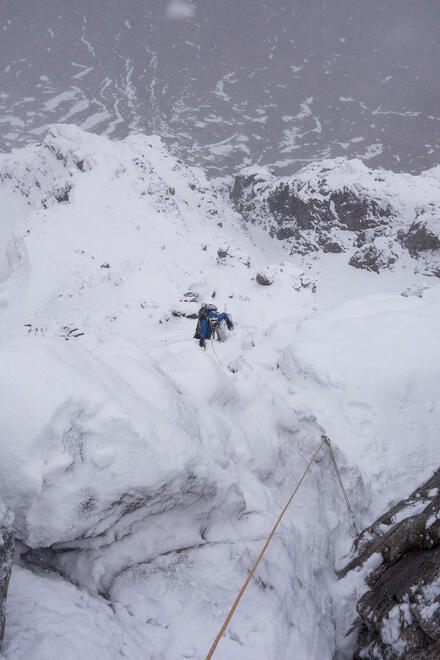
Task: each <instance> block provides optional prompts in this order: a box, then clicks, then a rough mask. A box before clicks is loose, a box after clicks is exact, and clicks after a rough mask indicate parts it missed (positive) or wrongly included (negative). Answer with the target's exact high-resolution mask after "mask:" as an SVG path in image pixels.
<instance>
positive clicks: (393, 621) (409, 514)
mask: <svg viewBox="0 0 440 660" xmlns="http://www.w3.org/2000/svg"><path fill="white" fill-rule="evenodd" d="M355 548H356V554H355V557H354V559H353V560H352V561H351V562H350V563H349V564H348V566H347V567H346V568H345V569H344V571H342V573H341V574H342V575H346V574H347V573H348V572H349V571H351V570H355V569H356V568H359V567H360V566H362V565H364V564H365V562H366V561H368V559H370V558H371V557H372V555H373V554H375V553H379V554H380V555H381V557H382V563H381V564H380V565H379V566H378V567H377V568H376V569H375V570H373V571H372V572H371V573H370V574H369V576H368V577H367V579H366V582H367V584H368V586H369V587H370V589H369V590H368V591H367V592H366V593H364V594H363V595H362V596H361V597H360V599H359V600H358V603H357V606H356V609H357V612H358V615H359V624H360V625H359V636H358V645H357V651H356V654H355V658H384V659H390V660H391V659H394V658H402V659H403V660H413V659H415V658H418V659H419V660H422V659H424V660H425V659H426V660H431V658H432V659H434V658H438V657H440V656H439V649H440V470H437V472H436V473H435V474H434V475H433V477H432V478H431V479H429V480H428V481H427V482H426V483H425V484H423V485H422V486H421V487H420V488H418V489H417V490H416V491H415V492H414V493H412V495H411V496H410V497H408V498H407V499H406V500H402V501H401V502H399V503H398V504H397V505H396V506H394V507H393V508H391V509H390V510H389V511H388V512H387V513H386V514H384V515H383V516H381V517H380V518H379V519H378V520H377V521H376V522H375V523H374V524H373V525H371V527H369V528H368V529H366V530H364V531H363V532H362V534H361V535H360V536H359V537H358V539H357V540H356V542H355Z"/></svg>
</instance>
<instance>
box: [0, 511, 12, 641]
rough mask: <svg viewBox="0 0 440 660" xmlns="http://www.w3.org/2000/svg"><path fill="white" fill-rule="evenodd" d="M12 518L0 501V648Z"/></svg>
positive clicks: (10, 561) (9, 565)
mask: <svg viewBox="0 0 440 660" xmlns="http://www.w3.org/2000/svg"><path fill="white" fill-rule="evenodd" d="M12 523H13V516H12V513H11V512H10V511H8V510H7V508H6V507H5V505H4V504H3V502H2V500H1V499H0V647H1V643H2V639H3V633H4V630H5V604H6V597H7V595H8V586H9V578H10V575H11V569H12V560H13V557H14V535H13V528H12Z"/></svg>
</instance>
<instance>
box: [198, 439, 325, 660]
mask: <svg viewBox="0 0 440 660" xmlns="http://www.w3.org/2000/svg"><path fill="white" fill-rule="evenodd" d="M326 442H327V440H326V438H325V437H324V436H323V437H322V441H321V444H320V445H319V447H318V449H317V450H316V451H315V453H314V454H313V456H312V458H311V459H310V461H309V463H308V465H307V467H306V469H305V470H304V472H303V475H302V477H301V479H300V480H299V481H298V483H297V485H296V487H295V490H294V491H293V493H292V494H291V496H290V497H289V499H288V501H287V504H286V505H285V507H284V509H283V510H282V511H281V513H280V515H279V517H278V520H277V521H276V523H275V525H274V527H273V529H272V531H271V533H270V534H269V536H268V539H267V541H266V543H265V544H264V546H263V549H262V550H261V552H260V554H259V555H258V558H257V561H256V562H255V564H254V565H253V567H252V569H251V572H250V573H249V575H248V576H247V578H246V581H245V583H244V584H243V586H242V588H241V589H240V591H239V593H238V596H237V598H236V599H235V602H234V604H233V606H232V607H231V610H230V612H229V614H228V616H227V617H226V620H225V622H224V624H223V625H222V627H221V629H220V632H219V633H218V635H217V637H216V638H215V641H214V643H213V645H212V646H211V649H210V651H209V653H208V655H207V656H206V660H210V658H212V656H213V654H214V651H215V649H216V648H217V644H218V643H219V641H220V639H221V637H222V636H223V634H224V632H225V630H226V628H227V627H228V624H229V622H230V620H231V619H232V615H233V614H234V612H235V610H236V609H237V605H238V603H239V602H240V600H241V597H242V596H243V594H244V592H245V591H246V588H247V586H248V584H249V582H250V581H251V579H252V576H253V574H254V573H255V571H256V569H257V566H258V564H259V563H260V561H261V559H262V558H263V555H264V553H265V552H266V550H267V547H268V545H269V543H270V542H271V541H272V538H273V535H274V534H275V532H276V530H277V527H278V525H279V524H280V522H281V520H282V518H283V516H284V514H285V513H286V511H287V509H288V508H289V505H290V503H291V501H292V500H293V498H294V497H295V495H296V493H297V492H298V490H299V488H300V486H301V484H302V482H303V481H304V477H305V476H306V474H307V472H308V471H309V470H310V467H311V466H312V463H313V462H314V460H315V458H316V457H317V456H318V454H319V452H320V451H321V448H322V446H323V445H324V444H325V443H326Z"/></svg>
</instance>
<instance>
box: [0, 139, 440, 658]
mask: <svg viewBox="0 0 440 660" xmlns="http://www.w3.org/2000/svg"><path fill="white" fill-rule="evenodd" d="M427 197H429V190H427ZM57 199H58V201H57ZM429 201H431V200H430V199H429V198H427V199H426V203H429ZM0 204H1V207H2V208H4V209H6V213H5V217H4V218H2V222H4V226H3V228H2V233H0V239H1V241H2V244H1V245H0V248H1V249H2V251H5V250H6V254H7V261H5V262H4V264H3V271H1V275H2V277H3V281H2V283H1V284H0V307H1V317H0V338H1V339H0V341H1V343H0V369H1V378H0V423H1V427H0V428H1V439H0V499H1V500H3V501H4V503H5V504H6V505H7V506H8V507H9V508H10V509H11V510H12V512H13V513H14V514H15V519H16V536H17V539H18V541H19V550H18V551H17V554H16V565H15V566H14V569H13V574H12V578H11V583H10V588H9V596H8V600H7V608H6V610H7V611H6V614H7V623H6V632H5V638H4V641H3V647H2V653H3V656H1V657H2V658H4V659H5V660H58V659H59V658H60V657H62V658H63V659H64V660H77V659H79V658H81V660H96V658H100V660H116V659H117V658H121V657H122V658H127V659H129V660H141V659H142V660H180V659H181V658H197V659H199V658H204V657H205V656H206V654H207V652H208V650H209V648H210V646H211V643H212V642H213V640H214V638H215V636H216V634H217V632H218V630H219V629H220V627H221V625H222V623H223V621H224V619H225V617H226V615H227V613H228V611H229V608H230V606H231V605H232V603H233V601H234V599H235V596H236V595H237V593H238V591H239V589H240V587H241V586H242V583H243V582H244V580H245V578H246V576H247V574H248V571H249V570H250V568H251V567H252V564H253V562H254V561H255V559H256V557H257V555H258V553H259V551H260V549H261V547H262V545H263V544H264V541H265V539H266V537H267V535H268V534H269V532H270V530H271V528H272V526H273V524H274V522H275V520H276V519H277V517H278V515H279V512H280V511H281V509H282V507H283V506H284V504H285V502H286V501H287V499H288V497H289V495H290V493H291V491H292V490H293V488H294V486H295V485H296V482H297V480H298V479H299V477H300V476H301V474H302V472H303V471H304V469H305V467H306V465H307V462H308V461H309V459H310V457H311V456H312V454H313V452H314V451H315V450H316V448H317V447H318V446H319V443H320V441H321V434H322V432H323V431H325V432H326V433H327V434H328V435H329V436H330V438H331V439H332V441H333V444H334V448H335V453H336V457H337V460H338V463H339V466H340V469H341V472H342V477H343V480H344V483H345V485H346V487H347V490H348V492H349V495H350V499H351V502H352V505H353V508H354V510H355V512H356V514H357V517H358V522H359V525H361V526H365V525H367V524H368V523H371V522H372V521H373V520H374V518H375V517H376V516H377V515H378V514H379V513H381V512H382V511H385V510H386V508H387V507H388V506H389V505H390V504H392V503H393V502H396V501H397V500H398V499H399V498H401V497H403V496H405V495H407V494H409V493H410V492H411V490H413V489H414V488H415V487H416V486H418V485H419V484H420V483H421V482H422V481H423V480H424V479H425V478H427V477H429V476H430V475H431V473H432V472H433V470H434V469H435V468H437V467H438V466H439V464H440V442H439V439H438V429H439V427H440V412H439V411H440V406H439V403H440V350H439V343H438V337H439V336H440V286H439V284H438V280H436V279H435V278H428V277H424V276H422V275H414V272H413V271H412V269H407V270H406V269H405V268H404V265H405V264H404V262H402V263H400V264H399V267H398V268H397V267H396V269H395V270H394V271H391V272H387V273H385V274H383V275H380V276H378V275H376V274H374V273H368V272H366V271H357V270H354V269H352V268H350V267H349V266H347V265H346V264H345V263H344V259H343V258H342V259H341V255H324V256H321V257H319V258H318V259H315V260H313V259H311V258H309V259H308V261H307V260H303V261H300V260H299V258H296V259H293V258H292V257H289V256H287V254H286V253H285V252H284V253H283V251H282V248H281V246H280V244H279V243H278V242H276V241H274V240H272V239H270V238H269V237H268V236H267V235H266V234H264V233H263V232H262V231H261V230H258V229H256V228H252V229H249V227H246V226H244V225H243V222H242V220H241V219H240V217H239V216H238V215H236V214H235V213H234V212H233V211H232V210H231V209H230V207H229V205H228V203H227V201H225V200H224V199H223V198H222V196H221V195H220V193H219V192H218V191H216V189H215V188H214V187H213V185H212V184H211V183H210V182H208V181H207V180H206V178H205V177H204V175H203V173H202V172H200V171H198V170H195V169H190V168H187V167H186V166H185V165H184V164H182V163H181V162H179V161H178V160H176V159H175V158H173V157H172V156H171V155H170V153H169V152H168V151H167V150H166V149H165V147H164V146H163V144H162V143H161V141H160V140H159V139H158V138H154V137H142V136H137V137H130V138H127V139H126V140H124V141H122V142H111V141H109V140H107V139H106V138H102V137H97V136H94V135H91V134H87V133H85V132H82V131H80V130H79V129H76V128H73V127H71V126H58V127H54V128H53V129H52V130H51V131H50V132H49V134H48V135H47V137H46V138H45V140H44V142H43V143H42V144H41V145H37V146H32V147H26V148H25V149H22V150H20V151H16V152H14V153H12V154H10V155H7V156H4V155H2V156H1V159H0ZM258 273H260V274H265V275H266V276H267V277H269V279H270V280H271V281H272V284H271V285H270V286H261V285H259V284H258V283H257V282H256V276H257V274H258ZM315 283H316V292H314V289H315V286H314V284H315ZM404 290H409V293H410V294H411V293H414V294H415V295H405V296H402V295H401V293H402V291H404ZM407 293H408V292H407ZM419 296H421V297H419ZM203 301H205V302H214V303H215V304H217V305H218V306H219V310H220V311H224V310H225V309H226V310H227V312H228V313H229V314H230V315H231V318H232V319H233V321H234V324H235V327H234V330H233V331H232V332H231V333H230V334H229V337H228V341H226V342H224V343H218V342H216V343H215V345H213V344H211V343H210V342H208V346H207V350H206V351H203V349H201V348H200V347H199V346H198V343H197V342H196V341H195V340H193V339H192V336H193V333H194V329H195V321H194V320H193V319H188V318H186V316H185V315H186V314H194V313H196V312H197V310H198V308H199V306H200V303H201V302H203ZM350 547H351V530H350V519H349V517H348V516H347V511H346V509H345V502H344V500H343V497H342V494H341V492H340V490H339V487H338V484H337V481H336V477H335V474H334V471H333V467H332V464H331V462H330V460H329V456H328V453H327V449H324V450H322V453H321V454H320V455H319V458H318V460H317V462H316V463H315V464H314V465H313V466H312V468H311V471H310V473H309V474H308V475H307V477H306V480H305V481H304V484H303V486H302V487H301V489H300V491H299V492H298V495H297V497H296V498H295V500H294V502H293V504H292V506H291V508H290V509H289V511H288V514H287V515H286V517H285V518H284V519H283V522H282V524H281V526H280V528H279V531H278V532H277V534H276V536H275V538H274V540H273V542H272V544H271V545H270V547H269V549H268V551H267V553H266V555H265V558H264V559H263V561H262V562H261V564H260V566H259V568H258V571H257V573H256V576H255V578H254V579H253V580H252V582H251V583H250V585H249V587H248V589H247V591H246V594H245V596H244V597H243V599H242V601H241V603H240V605H239V607H238V609H237V611H236V613H235V615H234V617H233V619H232V622H231V624H230V626H229V628H228V631H227V633H226V635H225V637H224V638H223V639H222V640H221V641H220V643H219V646H218V648H217V650H216V653H215V655H214V657H215V658H219V659H221V658H223V659H224V660H226V659H228V660H230V659H234V660H250V659H252V660H272V659H274V660H275V659H276V660H282V659H284V658H285V659H286V660H287V659H288V658H292V657H295V658H296V659H297V660H323V659H327V658H328V659H329V660H330V659H331V658H333V657H338V658H345V657H347V658H349V657H351V655H352V653H353V644H354V640H353V636H350V637H348V638H345V637H344V635H345V633H346V631H347V630H348V628H349V627H350V625H351V623H352V621H353V620H354V618H355V610H354V602H355V598H356V596H357V595H359V594H360V593H361V591H362V590H364V589H365V585H364V584H363V583H362V575H360V574H359V576H358V579H356V580H354V579H353V578H346V579H345V580H344V581H343V582H337V579H336V576H335V568H339V567H340V566H342V565H343V563H344V561H345V559H346V557H347V556H348V554H349V552H350ZM20 553H21V557H20Z"/></svg>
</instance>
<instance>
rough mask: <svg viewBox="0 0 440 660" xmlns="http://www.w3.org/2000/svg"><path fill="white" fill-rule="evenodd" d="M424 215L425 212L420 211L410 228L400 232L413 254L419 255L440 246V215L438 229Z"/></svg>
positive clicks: (405, 244) (404, 242)
mask: <svg viewBox="0 0 440 660" xmlns="http://www.w3.org/2000/svg"><path fill="white" fill-rule="evenodd" d="M424 216H425V213H418V214H417V219H416V221H415V222H414V223H413V224H412V225H411V227H410V228H409V230H408V231H407V232H406V233H401V234H399V238H400V240H401V241H402V243H403V245H404V246H405V247H406V248H407V249H408V251H409V253H410V254H411V255H412V256H417V255H418V254H419V253H420V252H423V251H425V250H438V249H439V248H440V216H439V218H438V219H437V230H436V229H435V227H434V226H433V223H429V222H427V221H426V220H424Z"/></svg>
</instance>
